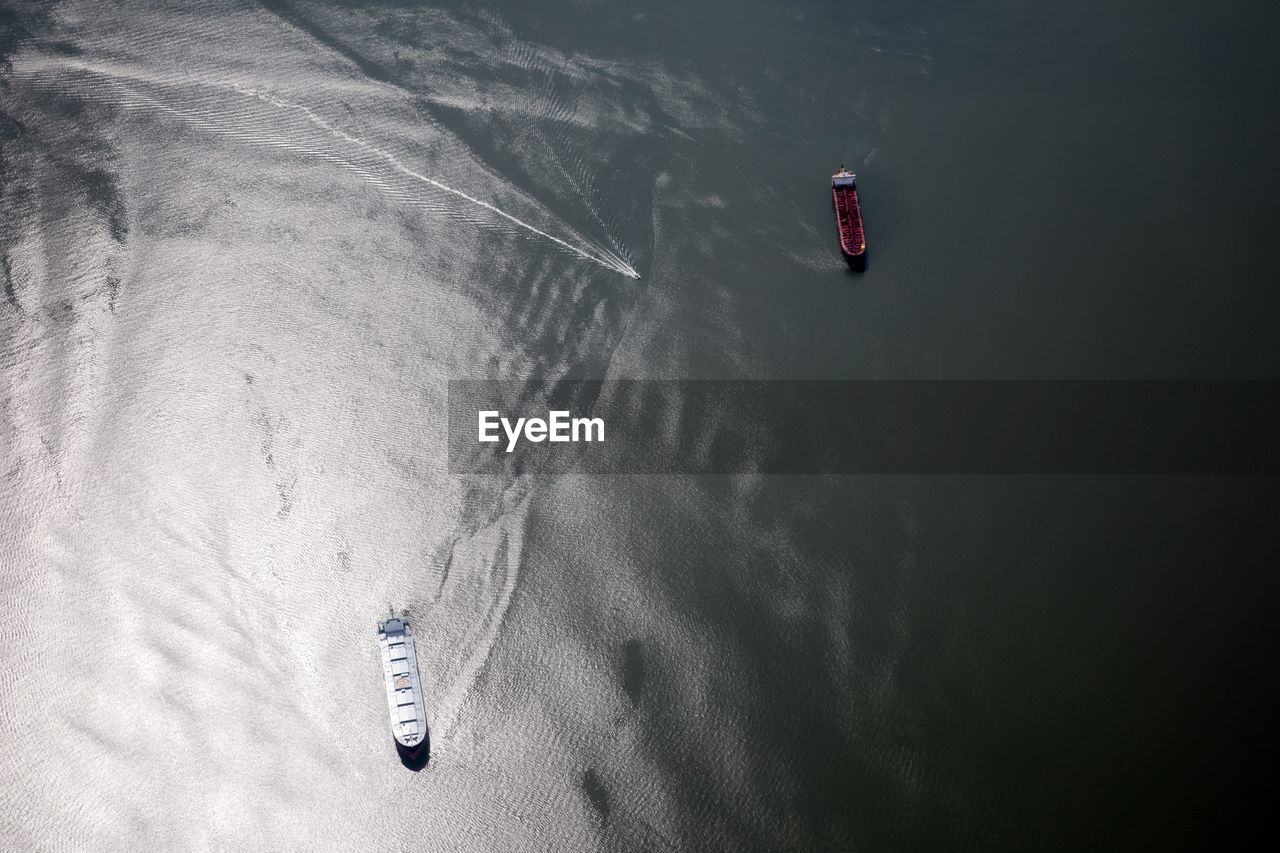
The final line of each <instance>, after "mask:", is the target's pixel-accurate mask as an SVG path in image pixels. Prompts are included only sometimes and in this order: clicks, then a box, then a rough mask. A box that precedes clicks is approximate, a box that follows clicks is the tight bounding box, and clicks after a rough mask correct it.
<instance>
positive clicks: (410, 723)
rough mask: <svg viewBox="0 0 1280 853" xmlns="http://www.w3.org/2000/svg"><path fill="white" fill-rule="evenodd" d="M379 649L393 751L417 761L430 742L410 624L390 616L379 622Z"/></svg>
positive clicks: (393, 614) (398, 617) (408, 759)
mask: <svg viewBox="0 0 1280 853" xmlns="http://www.w3.org/2000/svg"><path fill="white" fill-rule="evenodd" d="M378 645H379V647H380V648H381V651H382V673H383V676H384V677H385V679H386V682H387V707H388V708H389V709H390V711H391V736H392V737H393V738H394V739H395V742H396V751H397V752H399V753H400V755H401V757H403V758H404V759H405V760H407V761H417V760H420V759H421V758H422V757H423V755H424V754H425V752H426V749H427V744H428V742H429V739H428V737H427V714H426V706H425V704H424V703H423V699H422V680H421V679H420V678H419V677H418V656H417V654H416V652H415V651H414V648H413V629H412V628H410V627H409V621H408V620H407V619H406V618H404V617H403V616H396V615H395V613H394V612H393V613H391V614H390V615H389V616H387V618H385V619H383V620H382V621H381V622H379V623H378Z"/></svg>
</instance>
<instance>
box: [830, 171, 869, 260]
mask: <svg viewBox="0 0 1280 853" xmlns="http://www.w3.org/2000/svg"><path fill="white" fill-rule="evenodd" d="M831 200H832V202H833V203H834V204H835V206H836V227H837V228H839V229H840V253H841V254H842V255H844V259H845V261H846V262H847V263H848V264H849V269H851V270H854V271H855V272H862V271H863V270H865V269H866V268H867V238H866V235H864V234H863V233H862V211H861V210H860V209H859V208H858V185H857V184H856V183H854V174H853V172H850V171H847V170H846V169H845V167H844V166H841V167H840V171H838V172H836V173H835V174H834V175H832V176H831Z"/></svg>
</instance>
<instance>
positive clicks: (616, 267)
mask: <svg viewBox="0 0 1280 853" xmlns="http://www.w3.org/2000/svg"><path fill="white" fill-rule="evenodd" d="M232 88H233V89H235V91H237V92H239V93H240V94H242V95H248V96H251V97H254V98H257V99H259V100H261V101H265V102H266V103H269V104H271V105H272V106H275V107H280V108H281V109H290V110H297V111H298V112H300V113H302V114H303V115H304V116H305V117H306V119H307V120H308V121H310V122H311V123H312V124H314V125H316V126H317V127H319V128H322V129H323V130H325V131H328V132H329V133H332V134H333V135H334V136H337V137H340V138H341V139H344V140H346V141H347V142H350V143H351V144H352V145H357V146H359V147H361V148H363V149H365V150H366V151H369V152H371V153H373V154H375V155H377V156H378V157H380V158H381V159H382V160H384V161H386V162H387V163H388V164H390V165H391V167H392V168H394V169H395V170H397V171H398V172H401V173H402V174H404V175H407V176H409V177H410V178H413V179H415V180H418V181H422V182H423V183H424V184H429V185H430V186H433V187H435V188H436V189H438V190H442V191H444V192H447V193H452V194H453V195H455V196H457V197H458V198H461V199H465V200H466V201H469V202H471V203H472V204H475V205H479V206H480V207H483V208H484V209H485V210H488V211H489V212H490V213H495V214H497V215H498V216H501V217H502V218H503V219H506V220H507V221H509V222H512V223H514V224H516V225H518V226H520V227H521V228H524V229H525V230H527V231H531V232H532V233H534V234H537V235H538V236H539V237H545V238H546V239H548V240H550V241H551V242H553V243H555V244H556V245H558V246H561V247H562V248H565V249H568V250H569V251H570V252H573V253H574V254H575V255H577V256H578V257H580V258H583V259H585V260H588V261H592V262H594V263H597V264H600V265H601V266H602V267H605V268H606V269H611V270H613V271H614V272H620V273H622V274H623V275H625V276H630V277H631V278H639V277H640V273H638V272H636V270H635V268H634V267H632V266H631V264H629V263H627V262H626V261H625V260H623V259H622V258H620V257H618V256H617V255H616V254H615V253H613V252H604V253H601V254H599V255H597V254H595V253H593V252H588V251H587V250H586V249H582V248H579V247H578V246H575V245H573V244H572V243H569V242H567V241H565V240H562V239H560V238H559V237H557V236H555V235H554V234H548V233H547V232H546V231H543V230H541V229H540V228H537V227H536V226H534V225H531V224H529V223H528V222H525V221H524V220H523V219H519V218H517V217H515V216H512V215H511V214H510V213H507V212H506V211H505V210H502V209H500V208H497V207H495V206H494V205H492V204H490V203H489V202H487V201H481V200H480V199H478V198H476V197H475V196H472V195H468V194H467V193H465V192H463V191H462V190H459V189H455V188H453V187H451V186H449V185H447V184H444V183H442V182H440V181H437V180H436V179H435V178H430V177H427V176H426V175H424V174H422V173H421V172H417V171H415V170H413V169H411V168H409V167H408V166H406V165H404V164H403V163H401V162H400V161H399V160H398V159H397V158H396V157H395V155H393V154H391V153H390V152H388V151H384V150H383V149H381V148H379V147H378V146H376V145H373V144H372V143H370V142H367V141H365V140H363V139H361V138H359V137H358V136H352V135H351V134H350V133H347V132H346V131H344V130H342V129H341V128H339V127H335V126H333V125H332V124H330V123H329V122H327V121H325V120H324V119H323V118H321V117H320V116H318V115H316V113H315V112H314V111H312V110H311V109H310V108H309V107H306V106H303V105H302V104H294V103H291V102H289V101H285V100H282V99H280V98H278V97H276V96H275V95H272V94H269V93H267V92H259V91H256V90H254V89H246V88H243V87H241V86H237V85H234V84H233V85H232Z"/></svg>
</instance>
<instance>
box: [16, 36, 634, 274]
mask: <svg viewBox="0 0 1280 853" xmlns="http://www.w3.org/2000/svg"><path fill="white" fill-rule="evenodd" d="M23 65H26V66H27V67H25V68H20V69H17V70H18V74H19V75H20V76H27V75H31V76H37V75H38V74H39V73H40V72H43V71H47V70H49V67H50V66H52V67H53V68H54V69H55V70H59V69H60V68H62V67H72V68H78V69H80V70H82V71H86V72H88V73H90V74H94V75H98V76H100V77H103V78H105V79H108V80H112V81H113V82H114V81H117V80H119V79H120V78H124V79H137V80H139V81H141V82H143V83H155V84H157V85H159V83H160V81H153V80H151V79H149V78H148V77H146V76H145V75H143V74H141V73H137V72H135V73H129V71H127V70H126V71H124V72H123V73H122V72H121V70H119V69H112V68H104V67H102V66H101V65H90V64H88V63H83V62H67V61H65V60H62V61H59V62H56V63H50V62H47V61H41V60H35V61H33V62H28V63H23ZM186 82H189V83H191V84H193V85H199V86H204V87H210V88H215V89H222V90H224V91H233V92H235V93H236V94H238V95H241V96H244V97H250V98H256V99H257V100H259V101H262V102H263V103H266V104H270V105H271V106H273V107H276V108H278V109H285V110H293V111H296V112H299V113H301V114H302V115H303V116H304V117H305V118H306V119H307V121H309V122H310V123H311V124H313V125H315V126H316V127H318V128H320V129H322V130H324V131H325V132H326V133H329V134H331V135H333V136H336V137H338V138H339V139H342V140H344V141H346V142H349V143H351V144H352V145H355V146H357V147H358V148H360V149H362V150H364V151H366V152H368V153H369V154H371V155H373V156H374V157H376V158H377V159H378V160H381V161H382V162H383V163H385V164H386V165H387V166H389V167H390V168H392V169H394V170H396V171H398V172H400V173H401V174H403V175H405V176H406V177H409V178H412V179H414V180H416V181H420V182H421V183H424V184H427V185H428V186H431V187H434V188H435V189H438V190H440V191H442V192H446V193H449V194H451V195H454V196H456V197H458V198H460V199H463V200H464V201H467V202H470V203H471V204H473V205H476V206H477V207H481V208H484V209H485V210H487V211H489V212H490V213H493V214H495V215H497V216H500V217H502V218H503V219H505V220H507V221H508V222H510V223H512V224H513V225H516V226H518V227H520V228H522V229H524V230H526V231H528V232H530V233H532V234H536V235H537V236H539V237H542V238H544V239H546V240H550V241H551V242H552V243H555V244H556V245H557V246H559V247H560V248H562V249H565V250H567V251H569V252H570V253H572V254H573V255H575V256H577V257H579V258H582V259H583V260H588V261H591V262H592V263H595V264H599V265H600V266H602V267H604V268H605V269H609V270H613V271H614V272H618V273H621V274H622V275H625V276H628V277H630V278H637V279H638V278H640V273H638V272H636V270H635V267H633V266H631V264H630V263H628V262H627V260H626V259H624V258H623V257H621V256H620V255H619V254H618V253H617V252H614V251H611V250H609V249H606V248H604V247H602V246H598V245H595V244H594V241H588V242H590V243H592V248H593V249H594V251H591V250H588V249H584V248H582V247H580V246H575V245H574V244H572V243H570V242H568V241H567V240H564V239H562V238H560V237H557V236H555V235H554V234H548V233H547V232H546V231H543V230H542V229H541V228H538V227H537V226H535V225H533V224H531V223H529V222H526V221H524V220H523V219H520V218H519V217H516V216H513V215H511V214H510V213H507V212H506V211H505V210H502V209H501V208H498V207H496V206H494V205H493V204H490V203H489V202H487V201H482V200H480V199H478V198H476V197H475V196H473V195H470V194H468V193H466V192H463V191H462V190H459V189H455V188H454V187H451V186H449V185H448V184H445V183H443V182H442V181H438V180H436V179H435V178H431V177H428V176H427V175H424V174H422V173H421V172H418V171H416V170H414V169H412V168H410V167H409V166H406V165H405V164H404V163H403V162H401V161H400V160H399V159H398V158H397V157H396V156H395V155H394V154H392V153H390V152H389V151H386V150H384V149H382V148H379V147H378V146H376V145H374V144H372V143H370V142H368V141H366V140H364V139H361V138H360V137H358V136H354V135H352V134H350V133H347V132H346V131H344V130H342V129H341V128H339V127H336V126H335V125H333V124H331V123H329V122H328V121H326V120H325V119H324V118H322V117H321V116H319V115H318V114H316V112H315V111H314V110H312V109H311V108H309V107H307V106H304V105H302V104H295V103H292V102H290V101H286V100H284V99H282V98H280V97H278V96H276V95H273V94H271V93H269V92H264V91H260V90H257V89H252V88H249V87H246V86H242V85H240V84H238V83H235V82H230V81H211V80H196V79H192V80H189V81H186ZM115 85H117V86H119V87H120V89H121V91H123V92H124V93H125V98H124V105H125V106H126V107H128V106H134V105H135V104H136V102H137V101H142V102H144V103H146V104H147V105H148V106H150V107H152V108H154V109H159V110H161V111H164V112H168V113H170V114H172V115H176V116H178V117H180V118H182V119H184V120H185V121H188V122H190V123H191V124H193V125H195V126H197V127H201V128H202V129H205V130H209V131H211V132H215V133H219V134H221V135H224V136H228V137H230V138H232V139H239V140H241V141H244V142H248V143H257V144H265V145H271V146H273V147H278V148H283V149H286V150H292V151H296V152H298V153H302V154H305V155H308V156H315V157H319V158H320V159H323V160H327V161H330V162H333V163H336V164H338V165H342V166H345V167H347V168H350V169H352V170H353V171H355V172H357V173H358V174H360V175H361V176H362V177H363V178H365V179H366V180H368V181H369V182H370V183H372V184H374V185H375V186H378V187H379V188H380V189H383V190H384V191H388V192H391V188H390V187H389V186H387V185H386V183H385V182H384V181H382V180H381V179H379V178H377V177H376V176H375V175H373V174H372V173H370V172H369V170H368V169H367V168H364V167H362V166H360V165H359V164H357V163H355V162H350V161H348V160H347V159H345V158H343V157H339V156H337V155H335V154H333V153H330V152H324V151H321V150H318V149H315V148H313V147H311V146H306V145H299V144H297V143H292V142H290V141H287V140H284V139H278V138H277V139H272V138H270V137H264V136H262V135H260V134H257V133H254V132H252V130H250V129H242V128H234V127H233V128H227V127H220V126H218V125H217V124H216V122H214V121H212V120H211V119H210V118H208V117H205V116H201V115H199V114H197V113H195V112H193V111H191V110H185V109H182V108H179V107H174V106H172V105H170V104H166V103H163V102H162V101H159V100H157V99H156V98H154V97H150V96H148V95H146V94H144V93H141V92H137V91H130V89H129V87H127V86H124V85H121V84H120V83H118V82H116V83H115ZM131 97H132V99H133V101H134V103H130V100H131ZM392 194H393V195H395V194H394V193H392ZM397 197H398V196H397Z"/></svg>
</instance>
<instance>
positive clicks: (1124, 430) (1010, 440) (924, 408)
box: [449, 380, 1280, 476]
mask: <svg viewBox="0 0 1280 853" xmlns="http://www.w3.org/2000/svg"><path fill="white" fill-rule="evenodd" d="M483 411H491V412H497V413H499V415H500V416H501V417H504V418H507V419H508V425H513V424H515V423H516V422H517V419H518V418H526V419H528V418H540V419H543V420H548V419H549V412H553V411H562V412H567V413H569V414H568V415H567V416H566V417H568V418H591V419H598V420H599V421H600V422H601V423H602V424H603V429H602V430H600V429H597V430H596V431H595V434H594V435H592V436H591V438H592V440H591V441H587V440H586V434H587V433H588V432H589V430H588V429H587V424H586V423H585V422H584V423H582V424H580V426H582V427H583V429H581V430H579V438H580V440H579V441H576V442H575V441H560V442H556V443H553V442H551V441H548V440H542V441H540V442H535V441H532V440H529V439H528V438H527V437H526V436H525V434H524V433H520V434H519V437H518V438H517V441H516V442H515V446H514V447H513V449H511V450H510V451H509V452H508V447H509V446H510V445H511V442H510V441H509V438H508V435H507V433H506V432H504V428H503V427H502V426H497V425H496V424H495V425H494V426H493V428H492V429H491V431H490V435H494V434H496V436H497V437H498V440H497V441H493V442H481V441H479V437H478V434H479V420H480V413H481V412H483ZM601 431H602V432H603V434H604V436H603V440H599V439H598V434H599V432H601ZM568 432H569V430H568V427H567V426H566V427H564V428H563V429H562V430H561V435H564V434H567V433H568ZM536 434H537V433H536V432H535V435H536ZM1277 435H1280V383H1276V382H1252V381H1225V382H1156V381H1123V382H1115V381H1106V382H1095V381H835V382H831V381H792V380H786V381H677V380H608V381H596V380H588V381H560V382H508V381H493V380H454V381H451V382H450V383H449V470H450V472H452V473H455V474H501V475H506V476H512V475H521V474H559V473H564V472H568V471H574V472H578V473H589V474H748V473H758V474H1275V473H1277V472H1278V471H1280V454H1278V453H1277V443H1276V436H1277Z"/></svg>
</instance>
